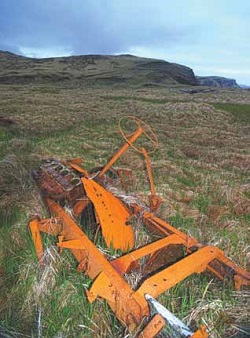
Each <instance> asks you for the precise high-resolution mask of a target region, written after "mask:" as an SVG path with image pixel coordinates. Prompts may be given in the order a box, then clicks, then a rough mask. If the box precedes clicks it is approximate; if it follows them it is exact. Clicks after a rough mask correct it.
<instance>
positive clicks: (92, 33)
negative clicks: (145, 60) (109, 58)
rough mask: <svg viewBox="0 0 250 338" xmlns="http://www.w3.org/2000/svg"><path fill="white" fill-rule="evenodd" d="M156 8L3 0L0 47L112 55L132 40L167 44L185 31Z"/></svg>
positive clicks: (135, 4)
mask: <svg viewBox="0 0 250 338" xmlns="http://www.w3.org/2000/svg"><path fill="white" fill-rule="evenodd" d="M143 3H144V6H143ZM163 3H164V2H163ZM153 8H154V7H152V5H150V6H145V2H143V1H137V2H136V1H134V2H132V1H116V0H112V1H111V0H109V1H105V0H95V1H91V0H84V1H82V0H72V1H66V0H54V1H51V0H43V1H36V0H22V1H20V0H1V3H0V49H9V50H12V51H14V52H16V51H18V50H20V48H22V47H28V48H47V49H48V48H50V47H63V46H65V48H70V49H72V50H73V52H74V53H75V54H87V53H102V54H108V53H119V52H121V51H124V50H126V49H128V48H129V47H131V46H133V45H136V46H140V45H141V46H147V45H159V46H160V45H162V46H164V45H165V46H168V45H170V44H172V43H175V42H176V41H179V40H180V39H182V38H183V36H185V34H186V33H185V30H184V29H183V28H181V29H180V28H179V29H177V28H176V27H174V28H172V27H171V25H168V22H167V16H166V20H165V21H164V20H159V19H158V17H157V15H156V14H157V12H156V11H153V10H151V9H153Z"/></svg>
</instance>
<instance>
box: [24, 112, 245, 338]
mask: <svg viewBox="0 0 250 338" xmlns="http://www.w3.org/2000/svg"><path fill="white" fill-rule="evenodd" d="M124 121H125V122H124ZM131 121H132V123H133V124H134V126H133V133H132V134H130V135H127V134H126V133H125V132H124V129H123V127H124V125H123V123H125V125H126V123H128V122H131ZM119 129H120V132H121V134H122V136H123V138H124V139H125V141H126V142H125V143H124V145H123V146H122V147H121V148H120V149H119V151H118V152H116V153H115V154H114V156H113V157H112V158H111V159H110V160H109V161H108V163H107V164H106V165H105V166H104V167H102V168H98V169H95V170H93V171H91V172H88V171H87V170H85V169H84V168H83V166H82V161H81V159H73V160H69V161H63V162H61V161H58V160H55V159H49V160H45V161H43V162H42V163H41V164H40V166H39V168H38V169H37V170H36V171H34V178H35V180H36V181H37V183H38V186H39V187H40V189H41V192H42V195H43V198H44V201H45V203H46V205H47V207H48V209H49V211H50V214H51V218H49V219H43V220H40V219H38V218H35V219H33V220H32V221H31V222H30V230H31V234H32V238H33V241H34V244H35V249H36V253H37V257H38V260H39V262H40V265H41V267H43V266H44V264H45V262H44V255H43V253H44V249H43V243H42V237H41V232H45V233H48V234H53V235H55V236H57V246H58V247H59V250H62V249H68V250H70V251H71V253H72V254H73V256H74V257H75V259H76V261H77V262H78V267H77V271H78V272H84V273H85V274H87V275H88V276H89V277H90V278H91V279H92V281H93V282H92V285H91V287H90V289H88V290H86V296H87V298H88V300H89V302H93V301H95V300H96V299H97V298H98V297H100V298H102V299H105V300H106V301H107V303H108V304H109V306H110V308H111V309H112V310H113V312H114V313H115V315H116V317H117V318H118V319H119V321H120V322H121V323H122V324H123V325H124V326H126V327H127V328H128V329H129V331H130V332H137V333H138V332H139V333H138V336H139V337H140V338H142V337H147V338H151V337H155V336H156V335H157V334H158V333H160V332H161V335H163V336H164V333H163V332H164V330H165V332H166V333H165V336H167V337H193V338H195V337H196V338H197V337H199V338H205V337H208V333H207V331H206V328H205V326H201V327H200V328H199V329H198V330H197V331H196V332H192V331H191V330H190V329H189V328H188V327H187V326H186V325H185V324H184V323H182V322H181V321H180V320H179V319H178V318H176V317H175V316H174V315H173V314H172V313H171V312H169V311H168V310H167V309H165V308H164V307H163V306H162V305H161V304H160V303H158V301H156V300H155V298H157V297H158V296H159V295H160V294H162V293H163V292H164V291H166V290H168V289H169V288H171V287H172V286H174V285H176V284H177V283H178V282H180V281H182V280H183V279H185V278H186V277H188V276H190V275H192V274H194V273H201V272H204V271H209V272H210V273H212V274H213V275H215V276H216V277H218V278H219V279H220V280H223V279H224V278H229V279H231V280H232V281H233V283H234V286H235V288H236V289H241V288H242V287H250V274H249V273H247V271H245V270H244V269H241V268H240V267H238V266H237V265H236V264H234V263H233V262H232V261H231V260H229V259H228V258H227V257H226V256H225V255H224V253H223V251H221V250H220V249H218V248H217V247H215V246H210V245H202V244H200V243H199V242H198V241H197V240H196V239H195V238H192V237H190V236H188V235H187V234H185V233H183V232H181V231H180V230H178V229H176V228H175V227H173V226H171V225H170V224H168V223H167V222H165V221H164V220H162V219H160V218H158V217H157V216H156V215H155V212H156V210H157V209H158V207H159V205H160V204H161V198H160V197H159V196H157V194H156V190H155V186H154V182H153V175H152V169H151V164H150V159H149V153H150V151H146V150H145V148H144V147H141V146H138V144H137V143H136V142H135V141H136V140H137V139H138V138H140V139H141V138H143V136H144V139H145V138H146V139H147V140H149V141H150V142H151V143H152V144H153V149H152V150H151V152H152V151H154V150H155V149H156V147H157V145H158V141H157V137H156V135H155V133H154V132H153V131H152V129H151V128H150V127H149V126H148V125H146V124H145V123H144V122H142V121H141V120H139V119H138V118H136V117H127V118H125V120H124V119H122V120H121V121H120V124H119ZM130 147H132V148H133V149H134V150H135V151H137V152H140V153H142V154H143V156H144V158H145V164H146V170H147V176H148V181H149V184H150V190H151V194H150V196H149V205H148V206H147V207H146V206H145V205H142V203H140V202H138V201H137V200H136V199H133V198H132V199H128V200H129V202H128V200H126V198H124V195H123V197H121V196H119V194H115V193H113V192H112V189H109V188H108V187H110V186H112V182H114V180H115V181H117V180H119V181H120V183H122V185H123V186H124V187H125V181H124V176H126V175H129V173H130V172H129V171H128V170H127V169H114V168H113V164H114V163H115V162H116V161H117V160H118V159H119V158H120V157H121V156H122V154H123V153H124V152H125V151H126V150H127V149H128V148H130ZM69 210H70V212H69ZM90 210H91V211H92V214H93V217H92V218H93V220H94V222H92V223H94V224H92V226H93V227H94V230H93V231H94V232H95V233H96V234H97V233H98V231H99V230H101V234H102V237H103V239H104V241H105V243H106V245H107V247H109V248H113V249H119V250H120V252H122V254H121V255H120V256H119V257H118V258H115V259H112V260H108V259H107V258H106V257H105V255H104V254H103V253H102V252H101V251H100V250H99V249H98V248H97V246H96V245H95V239H94V240H91V239H90V238H89V237H88V236H87V231H86V229H84V226H83V225H79V224H80V219H83V220H84V217H85V215H86V214H87V211H90ZM133 219H139V220H140V223H141V224H142V225H143V226H145V227H146V228H147V231H149V232H151V233H152V234H157V235H158V239H156V240H154V241H152V242H151V243H147V244H145V245H142V246H140V247H139V248H137V249H135V233H134V230H133V226H132V223H133ZM81 223H84V222H83V221H82V222H81ZM142 225H141V226H142ZM159 236H160V237H159ZM95 238H96V235H95ZM159 238H160V239H159ZM173 257H174V259H173ZM138 269H140V273H142V275H143V278H142V279H141V282H140V284H139V286H137V287H136V288H134V287H132V286H131V285H130V284H129V283H128V282H127V281H126V278H125V275H126V276H127V275H128V274H129V273H131V272H134V271H135V272H136V271H138ZM145 318H146V320H145ZM142 322H143V323H144V325H141V323H142ZM171 332H172V333H171Z"/></svg>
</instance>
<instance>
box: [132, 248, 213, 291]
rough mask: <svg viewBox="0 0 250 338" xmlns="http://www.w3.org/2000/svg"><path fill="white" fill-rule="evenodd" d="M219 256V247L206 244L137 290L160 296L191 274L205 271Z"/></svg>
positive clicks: (154, 276)
mask: <svg viewBox="0 0 250 338" xmlns="http://www.w3.org/2000/svg"><path fill="white" fill-rule="evenodd" d="M217 257H218V249H217V248H216V247H211V246H206V247H204V248H202V249H200V250H198V251H196V252H194V253H193V254H191V255H189V256H187V257H185V258H183V259H181V260H180V261H178V262H177V263H175V264H172V265H171V266H169V267H167V268H166V269H164V270H162V271H160V272H159V273H157V274H155V275H153V276H152V277H149V278H148V279H147V280H146V281H145V282H144V283H143V284H142V285H141V286H140V288H139V289H138V290H137V291H136V292H138V293H140V294H142V295H145V294H146V293H147V294H150V295H151V296H152V297H158V296H159V295H160V294H161V293H163V292H164V291H166V290H168V289H170V288H171V287H172V286H174V285H175V284H177V283H179V282H180V281H182V280H183V279H185V278H186V277H188V276H189V275H191V274H193V273H200V272H202V271H204V270H205V269H206V268H207V265H208V264H209V262H211V261H212V260H213V259H215V258H217Z"/></svg>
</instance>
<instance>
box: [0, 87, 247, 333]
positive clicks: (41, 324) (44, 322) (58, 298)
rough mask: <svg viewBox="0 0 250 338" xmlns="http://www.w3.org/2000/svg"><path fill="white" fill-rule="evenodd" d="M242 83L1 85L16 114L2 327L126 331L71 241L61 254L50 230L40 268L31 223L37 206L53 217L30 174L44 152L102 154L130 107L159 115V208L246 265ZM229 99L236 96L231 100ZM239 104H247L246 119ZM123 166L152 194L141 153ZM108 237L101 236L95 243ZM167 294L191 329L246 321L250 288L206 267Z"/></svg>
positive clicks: (89, 158)
mask: <svg viewBox="0 0 250 338" xmlns="http://www.w3.org/2000/svg"><path fill="white" fill-rule="evenodd" d="M233 93H234V92H231V91H224V90H223V91H221V92H217V93H216V94H215V93H212V94H211V93H208V94H197V95H193V96H192V97H191V96H190V95H189V94H182V93H180V92H179V90H178V88H177V89H175V90H172V91H168V92H166V91H164V90H162V89H143V90H137V91H136V90H135V89H134V90H133V91H130V90H125V89H123V90H120V89H117V90H115V91H114V90H113V91H111V90H109V89H105V88H104V89H93V90H92V89H83V88H75V89H74V90H73V89H71V88H63V87H56V86H55V87H43V88H40V87H36V86H31V87H30V86H26V87H25V86H23V87H19V86H16V87H11V86H2V87H1V91H0V108H1V113H2V114H3V116H6V117H9V118H11V119H12V120H13V121H14V124H13V125H11V126H7V127H6V126H0V137H1V143H0V156H1V161H0V192H1V200H0V213H1V223H0V230H1V236H0V272H1V280H0V287H1V293H0V294H1V296H0V335H2V336H3V337H9V336H11V337H15V336H16V337H22V336H23V337H38V336H39V337H93V335H95V336H96V337H124V336H125V335H126V334H127V332H126V330H125V329H124V328H123V327H122V326H121V324H120V323H119V322H118V321H117V319H116V318H115V316H114V315H113V313H112V312H111V311H110V310H109V308H108V306H107V304H106V303H105V302H104V301H101V300H98V301H97V302H95V303H94V304H89V303H88V302H87V300H86V296H85V293H84V290H85V289H86V288H88V287H89V286H90V285H91V281H90V280H89V279H88V278H87V277H86V276H84V275H82V274H78V273H77V272H76V269H75V268H76V263H75V261H74V259H73V257H72V256H71V255H70V254H69V253H68V252H67V251H66V250H65V251H63V253H62V255H58V253H57V251H56V250H55V238H53V237H50V236H44V242H45V244H46V247H47V251H46V255H47V260H48V262H49V263H48V266H47V267H46V269H45V270H44V271H40V269H39V266H38V263H37V261H36V257H35V252H34V246H33V243H32V240H31V237H30V233H29V230H28V226H27V224H28V221H29V217H30V215H32V214H38V215H39V216H41V217H47V216H48V215H47V211H46V209H45V208H44V207H43V204H42V200H41V199H40V197H39V192H38V190H37V188H36V186H35V184H34V182H33V180H32V177H31V172H32V170H33V168H35V167H36V165H37V163H38V162H39V160H40V159H41V158H44V157H47V158H48V157H56V158H59V159H60V158H61V159H67V158H72V157H81V158H83V161H84V166H85V167H86V168H87V169H91V168H93V167H96V166H100V165H103V164H105V163H106V161H107V159H108V158H109V157H110V156H111V154H112V153H113V152H114V151H116V150H117V149H118V147H119V146H121V145H122V144H123V140H122V138H121V137H120V136H119V134H118V132H117V123H118V120H119V118H120V117H122V116H125V115H131V114H132V115H133V114H135V115H136V116H138V117H140V118H142V119H143V120H145V121H146V122H148V123H150V125H151V126H152V128H153V129H154V130H155V132H156V134H157V135H158V137H159V141H160V146H159V149H158V150H157V152H156V153H155V154H153V155H152V158H151V160H152V167H153V172H154V178H155V183H156V188H157V191H158V193H159V194H160V196H161V197H162V198H163V204H162V206H161V208H160V211H159V216H161V217H162V218H163V219H166V220H168V221H170V222H171V223H172V224H173V225H174V226H176V227H177V228H180V229H181V230H182V231H184V232H186V233H188V234H190V235H191V236H194V237H196V238H197V239H198V240H199V241H201V243H204V244H215V245H218V246H219V247H220V248H221V249H223V250H225V253H226V254H227V255H229V257H231V258H233V259H234V260H235V261H236V262H237V263H239V264H240V265H241V266H243V267H246V266H247V255H248V254H249V252H250V247H249V222H250V219H249V205H250V202H249V198H250V181H249V175H248V169H249V168H250V166H249V163H250V162H249V156H250V154H249V149H250V148H249V138H248V137H247V134H246V128H249V124H248V123H249V121H248V120H247V119H246V120H245V117H246V114H247V112H246V111H245V110H244V109H245V108H242V107H241V106H240V102H244V104H245V103H247V102H250V97H249V95H250V94H249V93H248V92H247V91H242V92H240V91H237V90H236V91H235V95H232V94H233ZM215 95H216V96H215ZM113 97H117V99H113ZM228 98H230V101H229V102H232V103H227V104H226V105H225V101H226V100H227V101H228V100H229V99H228ZM234 100H235V102H234ZM210 102H211V103H210ZM244 107H245V106H244ZM236 108H240V109H241V108H242V109H243V110H244V113H242V114H243V115H244V116H245V117H244V118H243V117H241V115H239V116H238V115H237V114H238V113H237V110H236ZM243 110H242V111H243ZM240 114H241V113H240ZM236 115H237V116H238V117H236ZM243 115H242V116H243ZM237 119H238V120H237ZM236 120H237V121H236ZM239 120H240V121H242V123H239ZM243 120H244V121H243ZM117 165H118V166H125V167H130V168H131V169H132V170H133V177H132V187H131V189H130V192H136V194H137V196H139V197H140V198H141V199H143V200H144V201H145V203H147V198H146V196H145V194H147V193H148V192H149V187H148V183H147V177H146V175H145V173H144V170H143V168H144V165H143V159H142V158H141V157H138V156H137V155H136V154H135V153H134V152H133V151H128V152H127V153H126V154H124V156H123V157H122V158H121V159H120V160H119V162H118V163H117ZM146 236H148V234H147V233H143V234H138V239H139V240H140V242H142V241H143V239H145V237H146ZM148 239H149V238H148V237H147V240H148ZM102 244H103V243H102V242H101V239H100V238H99V239H98V245H102ZM104 251H105V252H106V248H105V250H104ZM106 253H107V254H108V255H109V256H112V255H114V252H106ZM160 301H161V302H162V303H163V304H164V305H165V306H167V307H168V308H169V309H170V310H171V311H173V312H174V313H175V314H176V315H177V316H178V317H180V318H182V319H184V321H186V322H187V323H188V324H189V325H191V327H193V328H195V327H197V326H198V325H199V324H201V323H205V324H207V326H208V329H209V331H210V334H211V337H216V338H217V337H233V336H234V335H236V334H237V332H240V330H241V329H242V328H243V327H245V326H246V325H247V323H248V322H249V319H248V318H249V312H250V304H249V294H247V292H242V293H240V292H237V293H235V292H234V291H233V290H232V287H231V286H230V285H228V284H225V285H224V284H223V283H220V282H218V281H217V280H215V279H212V278H211V276H209V275H198V276H192V277H190V278H188V279H187V280H186V281H183V282H182V283H179V284H178V285H177V286H176V287H174V288H172V289H171V290H168V291H167V292H166V293H165V294H164V295H162V296H161V297H160ZM239 309H241V313H242V315H239ZM237 311H238V312H237Z"/></svg>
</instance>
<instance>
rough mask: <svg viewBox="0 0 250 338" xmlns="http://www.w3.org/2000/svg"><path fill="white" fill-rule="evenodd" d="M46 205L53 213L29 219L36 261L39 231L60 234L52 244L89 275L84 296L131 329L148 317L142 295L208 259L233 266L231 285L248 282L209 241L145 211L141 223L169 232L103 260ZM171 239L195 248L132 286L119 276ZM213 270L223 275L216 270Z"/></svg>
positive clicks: (194, 270)
mask: <svg viewBox="0 0 250 338" xmlns="http://www.w3.org/2000/svg"><path fill="white" fill-rule="evenodd" d="M47 204H48V207H49V209H50V212H51V214H52V215H55V216H56V218H55V219H48V220H45V221H38V220H37V219H35V220H33V221H32V222H31V224H30V229H31V233H32V237H33V239H34V242H35V247H36V251H37V256H38V258H39V259H40V262H41V264H42V257H43V256H42V252H43V247H42V240H41V235H40V231H42V232H47V233H50V234H54V235H57V236H60V241H59V242H58V243H57V245H58V247H60V248H61V249H63V248H67V249H69V250H71V252H72V254H73V255H74V256H75V258H76V260H77V261H78V263H79V265H78V271H85V272H86V273H87V274H88V276H89V277H90V278H91V279H93V284H92V286H91V288H90V290H87V291H86V293H87V296H88V299H89V301H90V302H92V301H94V300H95V299H96V298H97V297H101V298H104V299H106V300H107V302H108V304H109V305H110V307H111V309H112V310H113V311H114V313H115V314H116V316H117V318H118V319H119V320H120V321H121V322H122V323H123V324H124V325H126V326H127V327H128V328H129V329H130V330H131V331H133V330H134V329H135V328H136V327H137V326H139V324H140V322H141V320H142V319H143V317H144V316H149V309H148V305H147V302H146V300H145V298H144V295H145V294H150V295H151V296H152V297H157V296H159V295H160V294H161V293H163V292H164V291H166V290H167V289H169V288H171V287H172V286H174V285H175V284H177V283H178V282H179V281H181V280H183V279H185V278H186V277H187V276H189V275H191V274H193V273H201V272H203V271H204V270H206V269H209V270H210V271H211V269H210V268H209V264H210V263H211V262H212V261H213V260H215V259H217V260H219V261H220V262H222V263H223V264H226V265H227V266H228V267H229V268H230V269H231V270H233V271H234V281H235V285H236V288H239V287H241V286H242V285H247V286H250V275H249V274H247V273H246V272H245V271H244V270H242V269H240V268H238V267H237V266H236V265H235V264H234V263H233V262H231V261H230V260H229V259H227V258H226V257H225V256H224V254H223V252H222V251H221V250H219V249H218V248H216V247H212V246H205V247H200V248H199V243H197V241H196V240H195V239H193V238H191V237H189V236H187V235H185V234H183V233H182V232H180V231H179V230H177V229H175V228H174V227H172V226H171V225H169V224H168V223H166V222H164V221H162V220H160V219H159V218H157V217H155V216H154V215H153V214H150V213H145V214H144V215H143V218H144V220H145V222H146V223H147V222H148V223H150V225H151V226H152V225H153V226H158V228H160V227H161V228H163V229H165V230H166V232H169V233H171V234H169V235H167V236H166V237H164V238H162V239H160V240H158V241H155V242H153V243H150V244H148V245H146V246H144V247H142V248H139V249H137V250H134V251H132V252H130V253H128V254H126V255H124V256H122V257H120V258H117V259H115V260H113V261H111V262H109V261H108V260H107V259H106V258H105V257H104V256H103V254H102V253H101V252H100V251H99V250H98V249H97V248H96V247H95V245H94V244H93V243H92V242H91V241H90V240H89V238H88V237H87V236H86V235H85V234H84V232H83V231H82V230H81V229H80V228H79V227H78V226H77V224H76V223H75V222H74V221H73V220H72V218H71V217H70V216H69V215H68V214H67V213H66V212H65V211H64V209H63V208H61V207H60V206H59V205H58V204H57V203H56V202H54V201H53V200H49V199H48V200H47ZM173 244H175V245H183V246H184V247H186V248H187V249H190V248H191V247H193V246H196V247H197V250H196V251H195V252H193V253H191V254H189V255H187V256H186V257H185V258H183V259H181V260H180V261H178V262H177V263H174V264H172V265H171V266H169V267H167V268H165V269H164V270H162V271H160V272H158V273H156V274H155V275H153V276H151V277H149V278H148V279H146V280H145V281H144V282H143V283H142V284H141V286H140V287H139V288H138V289H137V290H136V291H134V290H132V288H131V287H130V286H129V285H128V284H127V283H126V281H125V280H124V278H123V275H124V274H125V273H127V272H129V271H130V270H131V268H133V266H134V264H135V263H136V262H137V261H138V260H139V259H141V258H143V257H145V256H147V255H152V254H153V253H154V252H156V251H159V250H160V249H161V248H166V247H168V246H169V245H173ZM216 275H217V276H218V277H220V278H221V279H222V278H223V276H222V275H219V274H217V273H216ZM145 337H146V336H145Z"/></svg>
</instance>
